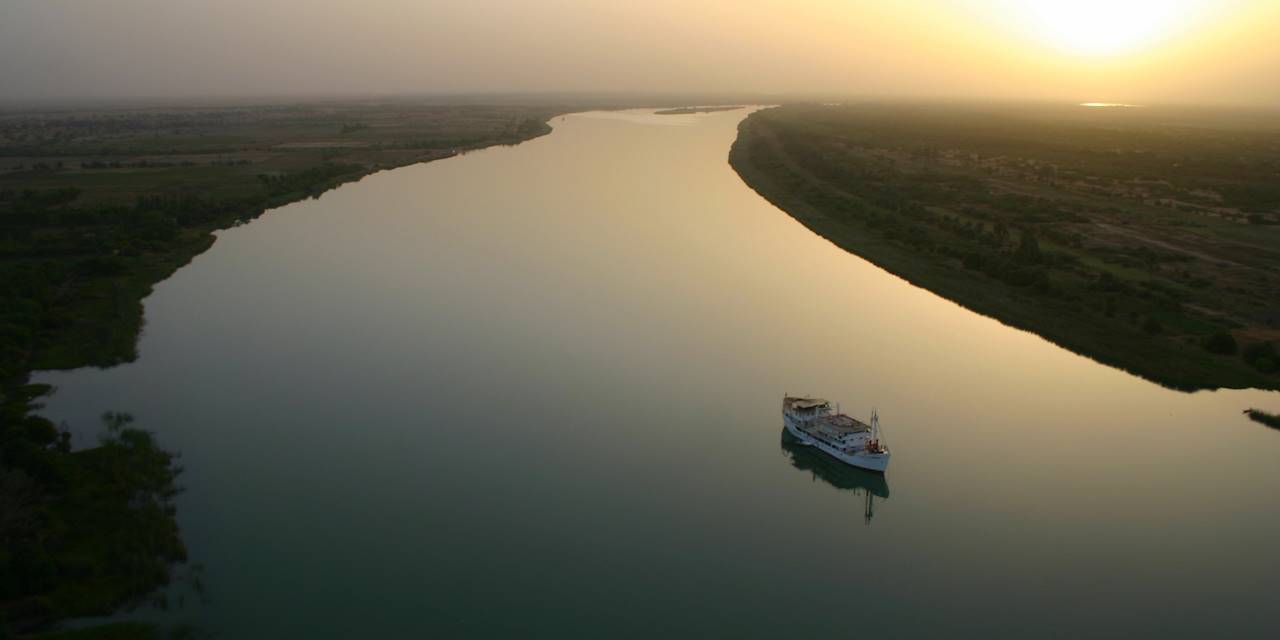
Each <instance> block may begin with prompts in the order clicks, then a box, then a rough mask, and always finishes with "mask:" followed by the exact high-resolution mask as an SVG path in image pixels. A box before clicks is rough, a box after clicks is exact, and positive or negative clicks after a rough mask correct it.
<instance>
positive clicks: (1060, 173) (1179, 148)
mask: <svg viewBox="0 0 1280 640" xmlns="http://www.w3.org/2000/svg"><path fill="white" fill-rule="evenodd" d="M1109 126H1111V127H1112V128H1111V129H1106V130H1103V129H1101V128H1100V127H1099V126H1097V125H1095V124H1093V123H1088V122H1086V123H1084V124H1080V123H1076V122H1069V123H1066V124H1063V123H1060V122H1044V121H1036V120H1034V119H1032V118H1031V117H1030V116H1028V114H1025V113H1018V114H997V115H995V116H990V115H988V114H972V113H965V112H960V113H949V112H946V111H945V110H942V108H936V109H891V108H887V107H885V108H879V107H817V106H788V107H782V108H778V109H771V110H765V111H759V112H756V113H754V114H752V115H751V116H750V117H748V118H747V119H746V120H744V121H743V122H742V124H741V126H740V128H739V137H738V139H737V140H736V141H735V143H734V145H733V147H732V149H731V151H730V155H729V161H730V164H731V165H732V166H733V168H734V169H735V170H736V171H737V172H738V174H739V175H740V176H741V177H742V179H743V180H744V181H745V182H746V183H747V184H748V185H749V186H751V188H753V189H754V190H755V191H756V192H758V193H759V194H761V195H762V196H763V197H765V198H766V199H767V200H769V201H770V202H772V203H773V204H774V205H776V206H778V207H779V208H781V209H783V210H784V211H786V212H787V213H789V214H790V215H791V216H792V217H794V218H795V219H796V220H797V221H799V222H800V223H802V224H804V225H805V226H806V227H808V228H809V229H811V230H813V231H814V232H815V233H818V234H819V235H821V236H823V237H825V238H827V239H828V240H830V241H832V242H833V243H835V244H836V245H837V246H840V247H841V248H843V249H845V250H847V251H850V252H852V253H856V254H857V255H859V256H861V257H863V258H865V259H867V260H869V261H871V262H873V263H875V264H876V265H877V266H879V267H881V268H883V269H885V270H887V271H889V272H891V273H893V274H895V275H897V276H899V277H902V278H904V279H906V280H908V281H910V282H911V283H913V284H915V285H916V286H920V287H923V288H925V289H928V290H930V291H933V292H934V293H937V294H939V295H941V296H944V297H946V298H948V299H950V300H952V301H955V302H957V303H959V304H961V305H963V306H965V307H967V308H969V309H972V310H974V311H977V312H979V313H982V314H984V315H988V316H991V317H993V318H996V319H997V320H999V321H1001V322H1003V323H1005V324H1008V325H1010V326H1014V327H1017V328H1020V329H1024V330H1028V331H1032V332H1034V333H1036V334H1038V335H1040V336H1042V337H1044V338H1046V339H1048V340H1050V341H1052V342H1054V343H1056V344H1058V345H1060V346H1063V347H1065V348H1067V349H1070V350H1072V351H1075V352H1076V353H1079V354H1082V355H1085V356H1088V357H1090V358H1093V359H1095V360H1098V361H1099V362H1103V363H1105V364H1109V365H1112V366H1116V367H1119V368H1122V369H1125V370H1127V371H1129V372H1131V373H1134V374H1136V375H1140V376H1142V377H1144V378H1147V379H1149V380H1152V381H1155V382H1157V383H1159V384H1162V385H1165V386H1168V387H1172V388H1177V389H1182V390H1194V389H1212V388H1221V387H1228V388H1247V387H1256V388H1263V389H1276V388H1280V376H1278V375H1277V373H1276V371H1277V369H1278V368H1280V366H1278V365H1277V362H1276V359H1275V358H1274V356H1273V355H1272V354H1274V347H1273V346H1272V345H1271V341H1272V340H1275V339H1276V338H1277V337H1278V336H1280V331H1277V324H1276V323H1277V322H1278V321H1280V318H1277V317H1276V312H1277V310H1276V309H1275V307H1274V305H1273V304H1270V303H1269V302H1268V300H1274V299H1275V293H1276V291H1277V290H1280V282H1278V281H1280V278H1277V277H1276V275H1275V274H1276V267H1277V265H1280V251H1276V250H1275V247H1277V246H1280V243H1277V242H1276V240H1277V239H1278V238H1277V228H1278V227H1276V226H1275V225H1274V224H1271V223H1272V222H1273V221H1272V219H1271V218H1272V216H1271V214H1269V213H1249V214H1243V213H1242V218H1243V220H1244V221H1245V222H1244V224H1249V225H1250V227H1251V228H1250V229H1249V230H1248V231H1244V230H1243V229H1242V227H1241V224H1242V223H1240V222H1236V221H1234V220H1224V219H1223V217H1222V214H1220V215H1219V216H1218V217H1216V218H1214V217H1208V216H1201V215H1198V214H1196V213H1194V212H1190V211H1187V210H1182V209H1176V208H1175V209H1172V210H1169V209H1160V208H1158V207H1156V206H1155V205H1151V204H1147V203H1145V202H1143V201H1141V200H1138V201H1134V200H1133V199H1130V198H1124V197H1121V196H1120V195H1119V194H1117V193H1115V192H1112V191H1108V190H1107V189H1111V188H1113V187H1114V185H1116V184H1122V185H1123V184H1126V183H1125V182H1123V181H1122V180H1121V178H1122V177H1123V176H1125V175H1137V176H1145V175H1150V174H1153V173H1154V174H1156V175H1158V174H1159V171H1160V169H1159V168H1158V167H1159V166H1161V163H1162V162H1163V160H1164V159H1165V158H1164V157H1163V156H1164V155H1170V154H1173V153H1186V152H1187V151H1188V148H1194V149H1196V150H1199V151H1205V150H1208V149H1212V148H1214V147H1212V146H1211V145H1219V146H1220V145H1221V144H1222V143H1223V142H1232V143H1236V142H1239V141H1238V139H1237V136H1234V135H1228V134H1222V135H1220V136H1218V137H1217V138H1213V137H1210V138H1209V139H1207V140H1206V139H1205V136H1204V134H1203V133H1195V132H1193V133H1186V134H1183V135H1181V137H1179V136H1178V135H1170V136H1168V138H1169V139H1163V138H1159V137H1158V136H1156V135H1154V134H1151V133H1150V132H1149V131H1147V130H1146V129H1144V128H1141V127H1138V128H1134V129H1133V130H1131V131H1128V132H1125V133H1122V134H1116V133H1115V126H1116V123H1109ZM1103 132H1106V133H1103ZM1269 135H1272V134H1269ZM1089 136H1094V137H1095V138H1096V140H1090V139H1089ZM1125 136H1128V139H1127V140H1125V139H1124V137H1125ZM1117 137H1120V138H1121V140H1120V141H1117V139H1116V138H1117ZM1268 139H1270V138H1269V137H1262V138H1261V140H1263V141H1265V140H1268ZM1118 142H1123V143H1125V144H1129V145H1134V146H1145V147H1146V148H1151V147H1154V146H1156V145H1157V144H1164V145H1165V146H1166V147H1168V149H1167V150H1165V149H1161V151H1163V152H1164V153H1160V154H1150V155H1148V156H1140V157H1139V159H1138V161H1135V162H1134V163H1132V164H1127V165H1123V166H1114V163H1113V164H1107V163H1106V162H1103V161H1101V160H1099V159H1098V158H1099V156H1098V155H1097V152H1096V150H1095V149H1093V148H1091V147H1090V145H1091V144H1095V143H1096V144H1098V145H1107V144H1110V145H1116V144H1117V143H1118ZM1240 144H1241V146H1240V147H1239V148H1238V149H1237V151H1238V152H1240V153H1241V154H1244V153H1248V154H1255V153H1256V154H1258V156H1259V158H1258V159H1257V161H1258V162H1259V163H1260V165H1259V166H1261V167H1263V168H1265V166H1266V165H1265V163H1266V162H1268V161H1270V160H1271V159H1272V158H1270V156H1268V155H1266V154H1268V153H1270V152H1269V151H1267V148H1266V147H1265V142H1259V143H1258V144H1257V145H1254V146H1248V145H1246V144H1245V143H1243V142H1240ZM1157 148H1158V147H1157ZM984 159H986V160H987V161H986V162H984ZM1182 171H1183V172H1185V171H1186V169H1183V170H1182ZM1260 171H1261V173H1258V172H1253V173H1257V174H1258V178H1257V180H1255V181H1254V182H1256V184H1254V183H1249V184H1243V185H1240V187H1239V188H1238V189H1236V190H1234V191H1228V190H1227V189H1226V188H1221V190H1222V191H1223V192H1224V193H1225V196H1220V197H1224V198H1225V199H1227V200H1228V201H1227V202H1224V203H1223V206H1224V209H1225V208H1229V207H1231V205H1235V204H1236V203H1235V202H1232V201H1231V200H1232V199H1233V197H1234V196H1235V195H1236V194H1237V193H1238V194H1242V195H1240V196H1239V198H1234V199H1238V200H1241V201H1242V202H1241V203H1240V204H1239V208H1237V209H1235V210H1240V211H1249V210H1253V209H1257V210H1262V211H1269V210H1270V209H1268V207H1272V206H1274V205H1275V203H1274V202H1272V200H1274V199H1275V196H1274V194H1271V193H1270V191H1269V190H1268V187H1267V186H1266V183H1265V177H1266V176H1265V175H1264V174H1265V171H1262V170H1261V169H1260ZM1077 173H1078V174H1082V175H1083V174H1088V175H1090V176H1092V175H1095V174H1101V175H1102V176H1103V177H1105V178H1106V179H1105V180H1104V179H1099V178H1094V179H1093V180H1084V179H1081V180H1078V181H1077V180H1075V179H1073V178H1071V176H1072V175H1075V174H1077ZM1109 173H1110V174H1112V176H1114V177H1112V176H1108V174H1109ZM1253 173H1246V172H1245V171H1244V170H1241V171H1240V172H1239V174H1240V175H1242V176H1246V177H1248V178H1249V179H1252V176H1253ZM1153 180H1154V179H1153ZM1159 180H1160V182H1161V183H1162V188H1164V187H1163V185H1171V186H1170V187H1169V188H1170V189H1176V188H1177V187H1176V186H1172V185H1173V184H1174V183H1171V182H1169V181H1168V180H1166V179H1164V178H1163V177H1161V178H1159ZM1184 182H1190V183H1191V185H1190V186H1189V187H1187V188H1189V189H1192V190H1197V191H1199V190H1202V189H1203V187H1202V186H1201V185H1199V184H1197V183H1195V181H1190V180H1184ZM1078 183H1080V184H1078ZM1159 195H1164V194H1159ZM1246 196H1247V197H1250V198H1254V199H1256V200H1257V201H1249V202H1243V200H1245V198H1246ZM1249 216H1252V218H1250V217H1249Z"/></svg>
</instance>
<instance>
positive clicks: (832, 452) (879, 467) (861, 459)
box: [782, 413, 889, 473]
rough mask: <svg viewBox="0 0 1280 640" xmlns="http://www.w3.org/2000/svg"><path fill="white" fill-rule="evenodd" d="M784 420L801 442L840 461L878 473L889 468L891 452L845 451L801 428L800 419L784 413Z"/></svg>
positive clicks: (790, 431) (792, 433)
mask: <svg viewBox="0 0 1280 640" xmlns="http://www.w3.org/2000/svg"><path fill="white" fill-rule="evenodd" d="M782 421H783V423H784V424H785V425H786V427H787V431H788V432H789V433H790V434H791V435H792V436H795V438H796V439H797V440H799V441H800V442H802V443H804V444H806V445H808V446H811V447H813V448H815V449H817V450H819V451H821V452H823V453H825V454H827V455H829V456H831V457H832V458H835V459H836V460H839V461H840V462H843V463H845V464H847V465H849V466H852V467H857V468H859V469H866V470H867V471H874V472H876V473H884V472H885V470H886V469H888V468H889V452H888V451H885V452H884V453H867V452H866V451H853V452H849V451H843V450H840V449H838V448H836V447H833V446H831V445H829V444H827V443H825V442H823V441H821V440H819V439H817V438H814V437H812V436H810V435H809V434H807V433H805V432H804V430H803V429H801V428H800V421H799V420H795V419H793V418H792V417H791V416H789V415H787V414H785V413H784V414H783V415H782Z"/></svg>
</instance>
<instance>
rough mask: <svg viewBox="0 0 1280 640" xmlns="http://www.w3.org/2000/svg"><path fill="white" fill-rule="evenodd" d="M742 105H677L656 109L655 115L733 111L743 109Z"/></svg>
mask: <svg viewBox="0 0 1280 640" xmlns="http://www.w3.org/2000/svg"><path fill="white" fill-rule="evenodd" d="M741 108H742V105H732V106H722V107H677V108H675V109H663V110H661V111H654V112H653V113H654V115H659V116H682V115H689V114H693V113H715V112H717V111H733V110H735V109H741Z"/></svg>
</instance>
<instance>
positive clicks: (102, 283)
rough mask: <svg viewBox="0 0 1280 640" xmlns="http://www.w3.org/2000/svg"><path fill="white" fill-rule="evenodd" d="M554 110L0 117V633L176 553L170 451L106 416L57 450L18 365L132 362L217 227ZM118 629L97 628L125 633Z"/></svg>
mask: <svg viewBox="0 0 1280 640" xmlns="http://www.w3.org/2000/svg"><path fill="white" fill-rule="evenodd" d="M571 110H573V109H571V108H570V107H569V106H567V105H535V106H519V105H441V104H417V103H411V102H406V101H395V102H386V103H369V102H352V103H315V104H306V105H257V106H248V107H226V106H224V107H217V108H193V107H166V108H160V109H143V108H127V109H124V108H109V109H108V108H103V109H74V110H61V111H57V110H54V111H51V110H47V109H46V110H41V111H39V112H21V111H9V112H4V113H0V283H3V284H2V285H0V302H2V304H0V309H3V311H0V507H2V508H0V536H2V537H3V539H4V548H3V551H0V635H5V634H8V635H17V634H30V633H37V632H39V631H41V630H44V629H47V628H49V627H50V626H51V625H53V624H54V623H55V622H57V621H58V620H61V619H64V618H68V617H74V616H87V615H104V614H107V613H110V612H112V611H115V610H116V609H118V608H120V607H121V606H124V605H126V604H128V603H129V602H131V601H136V600H138V599H139V598H141V597H143V596H145V595H146V594H147V593H149V592H151V591H153V590H154V589H156V588H157V587H159V586H162V585H164V584H165V583H167V582H168V580H169V568H170V566H172V564H173V563H175V562H178V561H181V560H184V559H185V555H186V552H185V549H184V548H183V546H182V541H181V537H180V535H179V531H178V527H177V523H176V519H175V517H176V511H175V509H174V506H173V503H172V499H173V497H174V496H175V495H176V493H177V486H176V484H175V481H176V478H177V475H178V473H179V471H180V469H179V467H178V465H177V464H176V455H175V454H173V453H171V452H167V451H165V450H164V449H162V448H161V447H160V445H159V444H158V443H157V441H156V439H155V437H154V436H153V435H152V434H151V433H150V432H148V431H144V430H142V429H139V428H135V427H134V426H133V425H132V424H131V422H132V418H131V417H130V416H128V415H127V414H121V413H108V414H105V415H104V434H103V436H102V440H101V445H100V446H98V447H94V448H92V449H85V450H81V451H72V449H71V446H70V444H71V443H70V436H69V434H68V433H67V432H66V430H65V429H60V428H59V427H58V426H57V425H54V424H53V423H52V422H50V421H49V420H47V419H45V418H43V417H41V416H39V415H36V413H35V412H36V411H38V410H39V408H40V406H41V405H40V399H41V398H42V397H43V396H44V395H46V394H48V393H50V392H51V391H52V389H50V388H49V387H48V386H45V385H31V384H28V380H29V375H30V373H31V372H32V371H33V370H38V369H70V368H77V367H84V366H97V367H108V366H113V365H117V364H121V363H124V362H129V361H132V360H134V359H136V358H137V355H138V354H137V342H138V337H139V335H140V333H141V331H142V328H143V305H142V301H143V299H144V298H146V296H147V295H148V294H149V293H150V292H151V289H152V287H153V286H154V285H155V284H156V283H158V282H160V281H162V280H164V279H166V278H168V277H169V276H170V275H171V274H172V273H173V272H174V271H176V270H177V269H179V268H180V267H182V266H183V265H185V264H187V263H188V262H189V261H190V260H192V259H193V258H194V257H195V256H197V255H199V254H200V253H202V252H204V251H205V250H207V249H208V248H209V247H210V246H212V245H213V242H214V236H213V233H214V232H215V231H217V230H219V229H224V228H227V227H231V226H234V225H238V224H242V223H245V222H248V221H250V220H252V219H254V218H256V217H257V216H259V215H262V213H263V212H265V211H267V210H269V209H271V208H274V207H278V206H281V205H284V204H287V203H289V202H293V201H296V200H302V199H306V198H311V197H317V196H319V195H320V194H322V193H324V192H325V191H327V190H329V189H332V188H334V187H337V186H339V185H341V184H343V183H346V182H350V181H354V180H358V179H360V178H362V177H364V176H366V175H368V174H370V173H373V172H376V171H380V170H383V169H389V168H394V167H399V166H404V165H408V164H414V163H418V162H424V161H430V160H437V159H441V158H446V157H450V156H453V155H456V154H458V153H463V152H465V151H468V150H473V149H479V148H484V147H489V146H494V145H504V144H518V143H520V142H523V141H526V140H529V139H532V138H535V137H538V136H541V135H544V134H546V133H549V132H550V131H551V127H550V126H549V125H548V124H547V122H548V120H549V119H550V118H551V117H553V116H555V115H557V114H559V113H563V112H567V111H571ZM104 409H115V408H112V407H104ZM128 629H132V630H134V632H136V633H135V635H137V637H158V636H159V631H158V630H156V629H148V628H144V627H138V626H136V625H129V626H128ZM120 631H121V627H120V626H118V625H112V626H110V627H103V633H104V634H117V635H108V636H104V637H133V636H120V635H118V634H119V632H120ZM78 633H80V634H90V635H78V636H77V637H93V636H92V634H93V633H94V632H93V631H92V630H83V631H80V632H78Z"/></svg>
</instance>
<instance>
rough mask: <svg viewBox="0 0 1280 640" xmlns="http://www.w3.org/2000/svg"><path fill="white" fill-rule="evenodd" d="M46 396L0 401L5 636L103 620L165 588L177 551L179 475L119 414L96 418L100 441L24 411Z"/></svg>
mask: <svg viewBox="0 0 1280 640" xmlns="http://www.w3.org/2000/svg"><path fill="white" fill-rule="evenodd" d="M47 392H48V388H47V387H44V386H42V385H26V386H23V387H20V388H18V389H16V390H15V392H14V393H10V394H9V395H7V396H6V397H5V399H4V403H3V404H2V405H0V411H2V412H3V415H0V429H2V430H0V443H2V448H0V453H2V454H3V460H4V462H3V464H2V465H0V484H2V485H3V486H2V490H0V504H2V507H3V508H0V537H3V539H4V547H3V550H2V551H0V615H2V616H3V618H2V619H3V621H4V622H5V624H6V625H7V627H8V628H7V629H4V628H2V627H0V630H5V631H8V632H25V631H30V630H34V629H39V628H41V627H44V626H47V625H48V624H49V623H51V622H53V621H55V620H58V619H61V618H63V617H68V616H88V615H106V614H108V613H111V612H112V611H114V610H115V609H117V608H119V607H120V606H121V605H124V604H127V603H130V602H134V601H137V600H138V599H140V598H142V597H143V596H144V595H146V594H147V593H148V592H150V591H152V590H153V589H154V588H155V587H156V586H158V585H162V584H165V583H167V582H168V579H169V566H170V565H171V564H172V563H173V562H175V561H180V560H183V559H185V557H186V550H185V549H184V548H183V546H182V541H181V539H180V537H179V534H178V527H177V524H176V523H175V521H174V518H173V516H174V509H173V505H172V499H173V497H174V496H175V495H176V494H177V492H178V489H177V486H176V484H175V480H176V478H177V475H178V473H179V471H180V469H179V468H178V467H177V465H176V464H175V458H174V455H173V454H171V453H168V452H166V451H164V450H162V449H161V448H160V447H159V446H157V444H156V442H155V440H154V438H153V437H152V435H151V434H150V433H149V432H147V431H143V430H140V429H137V428H134V427H133V426H131V422H132V418H131V417H130V416H129V415H127V414H120V413H107V414H105V415H104V416H103V421H104V424H105V426H106V433H105V434H104V435H103V437H102V442H101V445H100V446H98V447H95V448H92V449H86V450H83V451H76V452H72V451H71V450H70V445H69V443H70V438H69V434H67V433H66V432H59V431H58V430H57V429H56V428H55V427H54V425H53V424H52V423H51V422H50V421H49V420H48V419H46V418H43V417H41V416H37V415H33V414H32V413H31V412H32V410H33V409H36V408H38V405H37V404H35V400H36V399H37V398H38V397H39V396H41V395H43V394H44V393H47Z"/></svg>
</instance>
